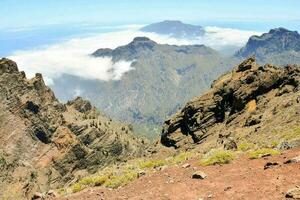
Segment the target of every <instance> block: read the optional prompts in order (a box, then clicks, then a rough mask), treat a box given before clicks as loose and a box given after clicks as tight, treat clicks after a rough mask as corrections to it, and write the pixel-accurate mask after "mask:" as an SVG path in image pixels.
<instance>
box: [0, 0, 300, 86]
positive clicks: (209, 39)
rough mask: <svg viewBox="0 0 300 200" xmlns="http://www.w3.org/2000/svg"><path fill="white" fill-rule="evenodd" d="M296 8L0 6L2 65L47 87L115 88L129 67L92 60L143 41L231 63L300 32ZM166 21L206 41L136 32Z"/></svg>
mask: <svg viewBox="0 0 300 200" xmlns="http://www.w3.org/2000/svg"><path fill="white" fill-rule="evenodd" d="M299 8H300V0H185V1H183V0H0V57H8V58H11V59H13V60H14V61H16V62H17V63H18V66H19V69H21V70H24V71H25V72H26V74H27V75H28V77H32V76H34V74H35V73H36V72H40V73H42V74H43V75H44V78H45V79H46V82H47V84H50V85H51V84H53V81H54V80H55V78H57V77H59V76H60V75H62V74H66V73H67V74H71V75H75V76H79V77H80V78H83V79H93V80H94V79H98V80H101V81H107V80H118V79H120V78H121V77H122V75H123V74H124V73H126V72H127V71H130V70H134V69H133V68H132V67H131V63H132V62H133V61H120V62H118V63H113V62H112V61H111V58H94V57H91V56H90V54H91V53H93V52H94V51H95V50H97V49H98V48H116V47H118V46H120V45H125V44H128V43H129V42H131V41H132V40H133V38H134V37H137V36H147V37H149V38H150V39H153V40H154V41H156V42H157V43H161V44H176V45H183V44H185V45H191V44H204V45H206V46H209V47H211V48H214V49H216V50H218V51H220V52H226V54H227V53H228V52H229V53H228V54H229V55H231V54H233V53H234V51H236V50H238V49H239V48H241V47H242V46H243V45H245V44H246V42H247V41H248V39H249V37H251V36H252V35H261V34H262V33H264V32H268V31H269V30H270V29H271V28H277V27H285V28H288V29H290V30H298V31H300V12H299ZM166 19H168V20H181V21H183V22H185V23H190V24H197V25H201V26H203V27H204V28H205V35H204V36H203V37H200V38H198V39H197V40H186V39H178V38H172V37H170V36H162V35H156V34H150V33H143V32H141V31H139V30H138V29H139V28H140V27H142V26H144V25H147V24H150V23H155V22H159V21H162V20H166ZM111 71H113V72H114V73H111Z"/></svg>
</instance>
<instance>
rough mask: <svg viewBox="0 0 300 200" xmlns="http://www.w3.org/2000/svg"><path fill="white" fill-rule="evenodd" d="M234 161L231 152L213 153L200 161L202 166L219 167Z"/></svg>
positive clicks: (219, 151)
mask: <svg viewBox="0 0 300 200" xmlns="http://www.w3.org/2000/svg"><path fill="white" fill-rule="evenodd" d="M233 159H234V155H233V153H232V152H231V151H222V150H218V151H213V152H211V153H209V154H208V155H207V156H206V158H204V159H202V160H201V164H202V165H205V166H207V165H217V164H219V165H221V164H228V163H230V162H231V161H232V160H233Z"/></svg>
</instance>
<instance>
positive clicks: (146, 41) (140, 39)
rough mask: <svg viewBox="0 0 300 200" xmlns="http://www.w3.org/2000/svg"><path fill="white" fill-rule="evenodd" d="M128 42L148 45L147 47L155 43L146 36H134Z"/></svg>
mask: <svg viewBox="0 0 300 200" xmlns="http://www.w3.org/2000/svg"><path fill="white" fill-rule="evenodd" d="M130 44H134V45H148V46H149V45H150V46H149V47H153V46H154V45H156V44H157V43H156V42H154V41H153V40H151V39H150V38H148V37H135V38H134V39H133V40H132V42H131V43H129V44H128V45H130Z"/></svg>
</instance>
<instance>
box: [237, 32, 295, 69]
mask: <svg viewBox="0 0 300 200" xmlns="http://www.w3.org/2000/svg"><path fill="white" fill-rule="evenodd" d="M235 56H237V57H240V58H247V57H249V56H256V58H257V59H258V60H259V61H260V62H264V63H273V64H280V65H286V64H291V63H300V35H299V34H298V32H297V31H289V30H287V29H284V28H277V29H272V30H270V31H269V33H264V34H263V35H261V36H252V37H250V39H249V40H248V42H247V44H246V46H245V47H243V48H242V49H240V50H239V51H238V52H237V53H236V55H235Z"/></svg>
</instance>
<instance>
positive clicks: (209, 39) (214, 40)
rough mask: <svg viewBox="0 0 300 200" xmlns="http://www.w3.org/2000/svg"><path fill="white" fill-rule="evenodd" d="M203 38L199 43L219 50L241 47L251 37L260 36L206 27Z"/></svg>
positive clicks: (256, 33) (252, 32)
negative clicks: (227, 47)
mask: <svg viewBox="0 0 300 200" xmlns="http://www.w3.org/2000/svg"><path fill="white" fill-rule="evenodd" d="M205 32H206V34H205V36H204V37H203V38H200V41H202V42H203V44H205V45H207V46H211V47H213V48H215V49H221V48H223V47H226V46H237V47H242V46H243V45H245V44H246V42H247V41H248V39H249V37H251V36H252V35H261V34H262V33H261V32H256V31H246V30H239V29H231V28H219V27H206V28H205Z"/></svg>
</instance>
